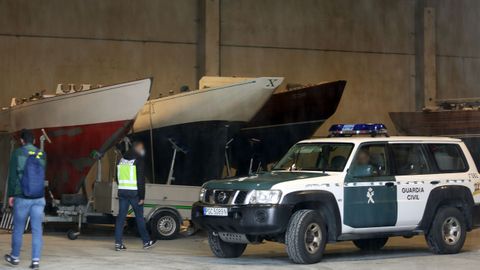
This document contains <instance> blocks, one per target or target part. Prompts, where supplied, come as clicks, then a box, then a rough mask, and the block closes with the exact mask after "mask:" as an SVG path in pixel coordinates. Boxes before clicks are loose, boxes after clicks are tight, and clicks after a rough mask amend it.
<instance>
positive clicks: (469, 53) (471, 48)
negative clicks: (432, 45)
mask: <svg viewBox="0 0 480 270" xmlns="http://www.w3.org/2000/svg"><path fill="white" fill-rule="evenodd" d="M428 5H431V6H433V7H435V9H436V14H437V15H436V17H437V34H436V36H437V72H438V76H437V87H438V89H437V91H438V95H439V97H440V98H465V97H480V76H479V74H480V27H478V23H479V19H480V1H478V0H461V1H458V0H430V1H429V3H428Z"/></svg>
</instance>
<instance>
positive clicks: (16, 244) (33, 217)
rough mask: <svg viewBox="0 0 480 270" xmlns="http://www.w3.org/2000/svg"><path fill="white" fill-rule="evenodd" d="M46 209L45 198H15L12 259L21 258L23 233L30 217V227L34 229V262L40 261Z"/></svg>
mask: <svg viewBox="0 0 480 270" xmlns="http://www.w3.org/2000/svg"><path fill="white" fill-rule="evenodd" d="M44 208H45V198H40V199H25V198H20V197H15V201H14V204H13V234H12V253H11V254H10V255H11V256H12V257H14V258H16V259H19V258H20V249H21V248H22V240H23V233H24V232H25V225H26V223H27V219H28V217H30V227H31V228H32V261H40V257H41V256H42V246H43V239H42V234H43V228H42V223H43V217H44Z"/></svg>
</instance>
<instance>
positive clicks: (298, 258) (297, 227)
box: [285, 210, 327, 264]
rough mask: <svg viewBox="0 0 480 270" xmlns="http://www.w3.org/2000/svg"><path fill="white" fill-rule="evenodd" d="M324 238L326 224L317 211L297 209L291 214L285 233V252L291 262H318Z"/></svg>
mask: <svg viewBox="0 0 480 270" xmlns="http://www.w3.org/2000/svg"><path fill="white" fill-rule="evenodd" d="M312 237H313V239H312ZM326 240H327V229H326V225H325V222H324V221H323V219H322V217H321V216H320V214H319V213H318V212H316V211H313V210H299V211H297V212H295V213H294V214H293V215H292V217H291V218H290V221H289V222H288V227H287V231H286V233H285V245H286V248H287V254H288V257H289V258H290V260H291V261H292V262H294V263H298V264H311V263H317V262H320V261H321V260H322V257H323V252H324V250H325V244H326Z"/></svg>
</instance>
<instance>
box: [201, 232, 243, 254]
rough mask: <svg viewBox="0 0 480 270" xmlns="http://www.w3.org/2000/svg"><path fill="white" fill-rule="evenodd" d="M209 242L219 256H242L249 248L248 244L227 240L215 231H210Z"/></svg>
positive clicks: (214, 252)
mask: <svg viewBox="0 0 480 270" xmlns="http://www.w3.org/2000/svg"><path fill="white" fill-rule="evenodd" d="M208 244H209V245H210V249H211V250H212V252H213V254H214V255H215V256H217V257H219V258H237V257H240V256H242V254H243V252H244V251H245V248H247V244H239V243H228V242H225V241H223V240H222V239H220V236H218V234H216V233H213V232H208Z"/></svg>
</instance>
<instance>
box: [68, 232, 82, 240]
mask: <svg viewBox="0 0 480 270" xmlns="http://www.w3.org/2000/svg"><path fill="white" fill-rule="evenodd" d="M79 235H80V233H79V232H76V231H74V230H68V232H67V237H68V239H70V240H77V238H78V236H79Z"/></svg>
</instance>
